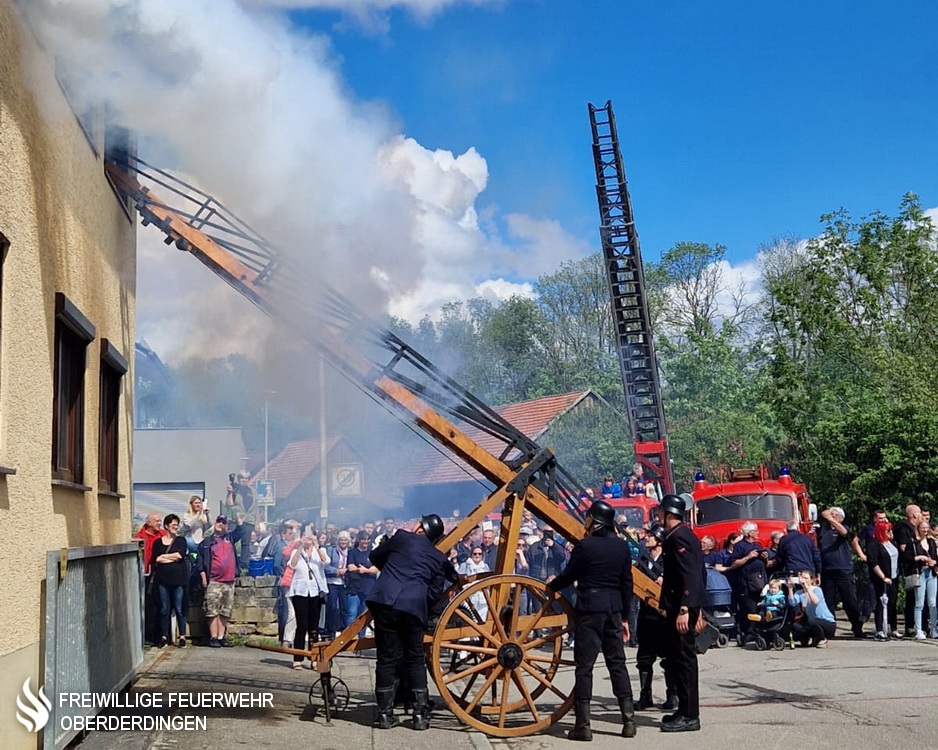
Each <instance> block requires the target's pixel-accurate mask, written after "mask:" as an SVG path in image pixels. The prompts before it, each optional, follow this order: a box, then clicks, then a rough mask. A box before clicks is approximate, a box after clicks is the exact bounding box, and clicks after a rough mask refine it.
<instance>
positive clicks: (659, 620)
mask: <svg viewBox="0 0 938 750" xmlns="http://www.w3.org/2000/svg"><path fill="white" fill-rule="evenodd" d="M666 533H667V532H666V531H665V528H664V526H662V525H661V524H658V523H653V524H652V525H651V528H650V529H649V530H648V535H647V536H646V537H645V551H644V552H642V554H641V555H639V558H638V562H636V563H635V564H636V566H637V567H638V568H639V569H640V570H641V571H642V572H643V573H644V574H645V575H647V576H648V577H649V578H651V580H653V581H657V582H658V583H661V578H662V576H663V575H664V557H663V555H662V554H661V543H662V542H663V541H664V537H665V534H666ZM665 623H666V621H665V618H664V615H662V614H661V612H660V611H659V610H658V608H657V607H653V606H651V605H650V604H647V603H646V602H642V604H641V606H640V608H639V610H638V654H637V655H636V656H635V666H636V667H637V668H638V683H639V685H641V692H640V693H639V696H638V703H636V704H635V710H636V711H647V710H648V709H649V708H654V705H655V704H654V700H653V699H652V693H651V679H652V674H653V672H654V666H655V660H656V659H661V669H662V671H663V672H664V681H665V687H666V690H667V697H666V698H665V702H664V703H663V704H662V705H661V708H662V710H664V711H673V710H674V709H676V708H677V691H676V690H675V689H674V677H673V671H672V670H670V669H668V660H667V658H666V654H667V650H666V649H667V635H666V632H665Z"/></svg>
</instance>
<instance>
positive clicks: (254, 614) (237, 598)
mask: <svg viewBox="0 0 938 750" xmlns="http://www.w3.org/2000/svg"><path fill="white" fill-rule="evenodd" d="M277 588H278V587H277V577H276V576H258V577H257V578H252V577H251V576H241V577H240V578H238V579H237V580H236V581H235V590H234V606H233V607H232V610H231V620H230V621H229V623H228V633H229V634H230V635H237V636H248V635H265V636H273V637H275V638H276V637H277ZM202 593H203V592H202V590H201V589H200V590H198V591H192V592H191V595H190V598H189V611H188V612H187V613H186V617H187V618H188V620H189V622H188V625H189V635H190V636H191V637H193V638H195V639H201V638H205V639H207V638H208V626H207V625H206V623H205V614H204V613H203V611H202Z"/></svg>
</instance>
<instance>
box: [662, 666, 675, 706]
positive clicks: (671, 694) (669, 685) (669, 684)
mask: <svg viewBox="0 0 938 750" xmlns="http://www.w3.org/2000/svg"><path fill="white" fill-rule="evenodd" d="M664 687H665V691H666V693H665V698H664V703H662V704H661V710H662V711H677V690H675V686H674V679H673V678H672V677H670V676H669V675H668V670H667V669H665V670H664Z"/></svg>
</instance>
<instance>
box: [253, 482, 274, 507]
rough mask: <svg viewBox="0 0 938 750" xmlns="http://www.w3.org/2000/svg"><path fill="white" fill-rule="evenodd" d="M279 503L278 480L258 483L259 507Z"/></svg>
mask: <svg viewBox="0 0 938 750" xmlns="http://www.w3.org/2000/svg"><path fill="white" fill-rule="evenodd" d="M276 503H277V480H276V479H260V480H258V482H257V504H258V505H276Z"/></svg>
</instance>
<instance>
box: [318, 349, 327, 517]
mask: <svg viewBox="0 0 938 750" xmlns="http://www.w3.org/2000/svg"><path fill="white" fill-rule="evenodd" d="M327 452H328V451H327V450H326V359H325V357H323V356H322V354H320V355H319V520H320V521H321V522H322V523H321V524H320V528H321V529H324V528H325V527H326V521H327V520H328V519H329V466H328V465H327V463H326V454H327Z"/></svg>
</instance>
